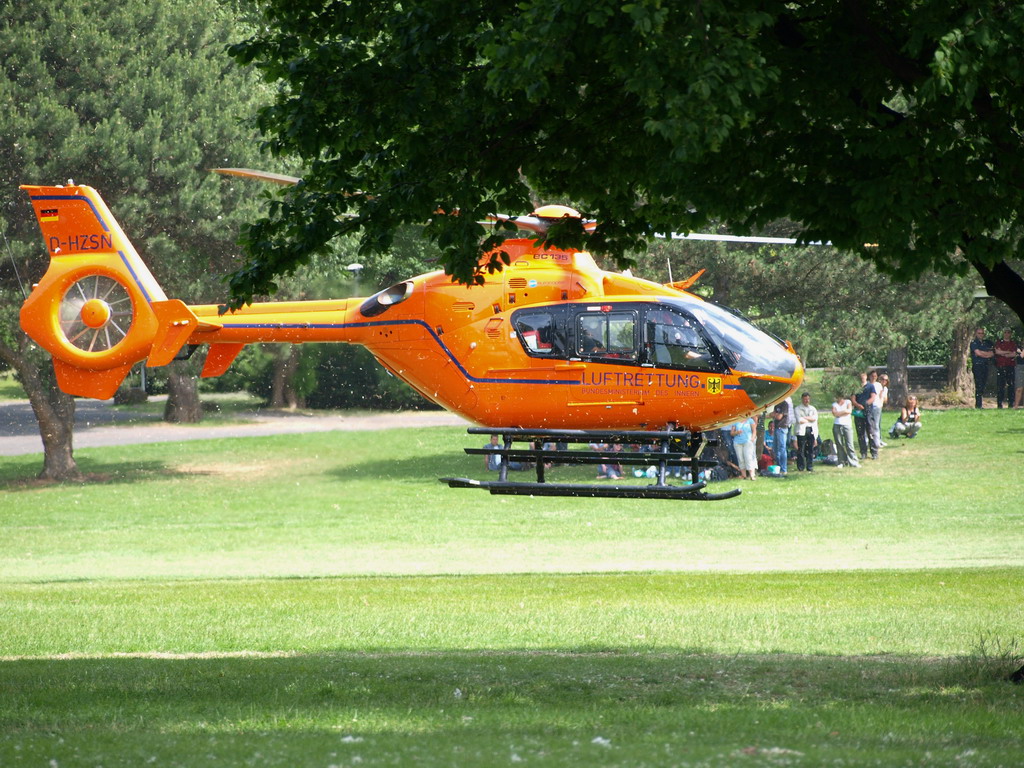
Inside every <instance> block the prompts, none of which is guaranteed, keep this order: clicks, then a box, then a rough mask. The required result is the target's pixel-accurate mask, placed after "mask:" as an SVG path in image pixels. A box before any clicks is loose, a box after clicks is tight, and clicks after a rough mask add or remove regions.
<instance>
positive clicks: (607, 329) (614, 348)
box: [576, 312, 637, 362]
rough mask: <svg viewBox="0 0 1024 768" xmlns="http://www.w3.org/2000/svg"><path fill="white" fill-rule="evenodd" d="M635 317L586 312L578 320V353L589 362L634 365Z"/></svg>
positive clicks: (635, 355) (631, 313)
mask: <svg viewBox="0 0 1024 768" xmlns="http://www.w3.org/2000/svg"><path fill="white" fill-rule="evenodd" d="M636 347H637V344H636V313H634V312H600V313H598V312H586V313H583V314H581V315H579V316H578V319H577V325H576V353H577V354H578V355H579V356H580V357H584V358H588V359H603V360H611V361H617V362H635V361H636V358H637V349H636Z"/></svg>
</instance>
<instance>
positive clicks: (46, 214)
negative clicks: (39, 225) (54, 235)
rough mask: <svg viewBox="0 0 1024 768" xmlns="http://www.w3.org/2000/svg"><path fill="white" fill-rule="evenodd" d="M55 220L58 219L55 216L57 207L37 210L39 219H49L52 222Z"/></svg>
mask: <svg viewBox="0 0 1024 768" xmlns="http://www.w3.org/2000/svg"><path fill="white" fill-rule="evenodd" d="M57 220H58V216H57V209H56V208H49V209H47V210H45V211H40V212H39V221H51V222H52V221H57Z"/></svg>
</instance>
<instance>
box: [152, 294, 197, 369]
mask: <svg viewBox="0 0 1024 768" xmlns="http://www.w3.org/2000/svg"><path fill="white" fill-rule="evenodd" d="M151 306H152V307H153V312H154V313H155V314H156V319H157V323H158V327H157V332H156V336H155V337H154V339H153V347H152V349H151V350H150V351H149V359H148V360H147V361H146V366H147V367H149V368H155V367H157V366H161V365H167V364H168V363H169V362H171V361H172V360H173V359H174V358H175V357H176V356H177V354H178V352H179V351H180V350H181V348H182V347H183V346H185V342H186V341H187V340H188V337H189V336H191V335H192V331H194V330H195V329H196V326H198V325H199V318H197V317H196V316H195V315H194V314H192V310H190V309H189V308H188V306H187V305H186V304H185V302H183V301H181V300H180V299H168V300H167V301H154V302H153V304H152V305H151Z"/></svg>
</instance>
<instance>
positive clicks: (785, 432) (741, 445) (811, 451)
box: [723, 392, 818, 480]
mask: <svg viewBox="0 0 1024 768" xmlns="http://www.w3.org/2000/svg"><path fill="white" fill-rule="evenodd" d="M769 418H770V419H771V425H770V426H771V429H772V434H773V446H772V447H773V451H774V459H775V463H776V464H777V465H778V467H779V474H780V475H781V476H783V477H785V476H787V475H788V474H789V457H790V452H789V451H790V447H791V441H792V443H795V447H796V452H795V453H794V455H793V458H794V460H795V462H796V465H797V471H801V472H803V471H806V472H813V471H814V456H815V454H817V452H818V409H817V408H815V407H814V406H813V405H811V396H810V395H809V394H807V393H806V392H805V393H804V394H803V395H801V397H800V405H798V406H796V407H795V408H794V407H793V398H791V397H787V398H786V399H785V400H783V401H782V402H781V403H778V404H777V405H776V406H775V409H774V410H773V411H772V412H771V414H769ZM725 429H727V430H728V434H729V436H730V437H731V439H732V445H733V448H734V450H735V452H736V460H737V464H738V466H739V468H740V476H741V477H742V478H744V479H746V480H756V479H757V472H758V461H757V448H756V444H757V419H756V417H753V416H750V417H748V418H746V419H744V420H743V421H739V422H736V423H735V424H731V425H730V426H729V427H728V428H723V431H725Z"/></svg>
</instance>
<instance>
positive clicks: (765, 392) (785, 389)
mask: <svg viewBox="0 0 1024 768" xmlns="http://www.w3.org/2000/svg"><path fill="white" fill-rule="evenodd" d="M740 387H742V389H743V391H744V392H746V393H747V397H749V398H750V400H751V401H752V402H753V403H754V405H756V406H757V407H758V408H767V407H769V406H771V405H774V404H775V403H777V402H779V401H780V400H782V399H783V398H784V397H785V396H786V395H788V394H789V393H790V392H792V391H793V389H794V387H793V385H792V384H790V383H789V382H785V381H767V380H765V379H755V378H753V377H751V376H741V377H740Z"/></svg>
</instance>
